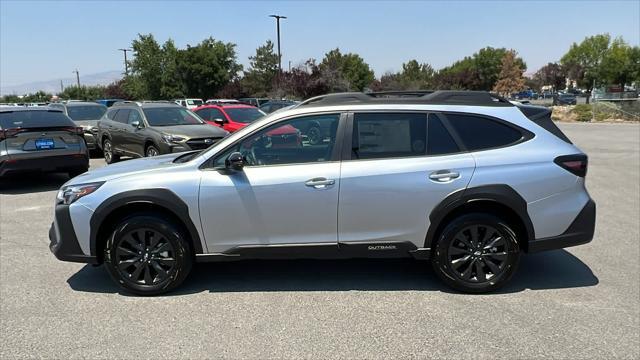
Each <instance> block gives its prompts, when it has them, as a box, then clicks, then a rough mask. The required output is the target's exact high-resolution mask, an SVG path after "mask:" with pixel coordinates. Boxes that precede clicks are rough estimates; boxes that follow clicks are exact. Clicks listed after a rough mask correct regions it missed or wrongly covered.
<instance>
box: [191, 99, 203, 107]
mask: <svg viewBox="0 0 640 360" xmlns="http://www.w3.org/2000/svg"><path fill="white" fill-rule="evenodd" d="M187 105H196V106H200V105H202V100H187Z"/></svg>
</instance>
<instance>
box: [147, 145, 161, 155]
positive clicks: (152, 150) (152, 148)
mask: <svg viewBox="0 0 640 360" xmlns="http://www.w3.org/2000/svg"><path fill="white" fill-rule="evenodd" d="M145 155H146V156H147V157H152V156H158V155H160V151H159V150H158V149H157V148H156V147H155V146H153V145H149V146H147V150H146V151H145Z"/></svg>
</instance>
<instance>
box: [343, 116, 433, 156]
mask: <svg viewBox="0 0 640 360" xmlns="http://www.w3.org/2000/svg"><path fill="white" fill-rule="evenodd" d="M426 151H427V116H426V114H409V113H407V114H404V113H395V114H391V113H389V114H385V113H379V114H366V113H361V114H355V116H354V123H353V137H352V158H353V159H379V158H391V157H406V156H423V155H426Z"/></svg>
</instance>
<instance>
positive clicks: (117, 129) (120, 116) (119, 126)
mask: <svg viewBox="0 0 640 360" xmlns="http://www.w3.org/2000/svg"><path fill="white" fill-rule="evenodd" d="M130 111H131V110H129V109H119V110H118V112H117V113H116V115H115V117H114V118H113V121H112V122H111V123H110V124H109V125H110V126H111V127H110V128H109V134H111V142H112V144H113V147H114V150H116V151H118V152H126V151H127V149H126V134H125V132H126V130H127V127H128V125H127V122H128V121H129V112H130Z"/></svg>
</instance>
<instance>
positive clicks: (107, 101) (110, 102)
mask: <svg viewBox="0 0 640 360" xmlns="http://www.w3.org/2000/svg"><path fill="white" fill-rule="evenodd" d="M120 101H125V100H124V99H98V100H96V102H97V103H98V104H101V105H104V106H106V107H111V106H113V104H115V103H117V102H120Z"/></svg>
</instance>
